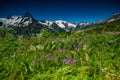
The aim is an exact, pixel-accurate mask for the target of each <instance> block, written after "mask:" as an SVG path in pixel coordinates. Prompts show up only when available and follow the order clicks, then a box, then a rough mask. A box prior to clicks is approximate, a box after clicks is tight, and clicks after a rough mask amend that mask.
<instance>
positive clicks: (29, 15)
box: [24, 12, 33, 18]
mask: <svg viewBox="0 0 120 80" xmlns="http://www.w3.org/2000/svg"><path fill="white" fill-rule="evenodd" d="M24 17H29V18H33V16H32V15H31V14H30V13H29V12H26V13H25V16H24Z"/></svg>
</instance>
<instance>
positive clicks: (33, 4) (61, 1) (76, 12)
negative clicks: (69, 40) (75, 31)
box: [0, 0, 120, 22]
mask: <svg viewBox="0 0 120 80" xmlns="http://www.w3.org/2000/svg"><path fill="white" fill-rule="evenodd" d="M119 4H120V1H119V0H1V1H0V17H7V16H8V15H22V16H24V14H25V13H26V12H29V13H31V14H32V15H33V16H34V17H35V19H38V20H51V21H54V20H58V19H60V20H65V21H69V22H81V21H87V22H94V21H98V20H104V19H107V18H108V17H110V16H112V15H113V14H114V13H116V12H120V6H119Z"/></svg>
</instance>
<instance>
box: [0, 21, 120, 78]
mask: <svg viewBox="0 0 120 80" xmlns="http://www.w3.org/2000/svg"><path fill="white" fill-rule="evenodd" d="M112 24H113V23H111V24H110V25H105V26H100V27H99V28H90V29H86V30H80V31H73V32H62V33H52V32H49V31H48V30H46V29H42V30H41V31H40V33H37V34H36V35H31V36H26V35H25V36H24V35H18V36H16V35H14V34H15V31H14V30H12V29H10V28H0V80H120V33H119V32H120V24H119V25H118V26H119V29H114V25H113V26H112V27H109V26H111V25H112ZM118 26H117V28H118ZM112 28H113V29H112ZM111 29H112V30H111Z"/></svg>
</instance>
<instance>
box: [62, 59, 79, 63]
mask: <svg viewBox="0 0 120 80" xmlns="http://www.w3.org/2000/svg"><path fill="white" fill-rule="evenodd" d="M62 62H63V63H65V64H73V63H75V62H78V60H74V59H72V58H66V59H63V60H62Z"/></svg>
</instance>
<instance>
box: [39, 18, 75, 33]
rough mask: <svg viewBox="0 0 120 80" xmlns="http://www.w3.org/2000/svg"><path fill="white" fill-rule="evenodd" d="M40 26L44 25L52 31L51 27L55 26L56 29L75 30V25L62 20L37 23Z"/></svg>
mask: <svg viewBox="0 0 120 80" xmlns="http://www.w3.org/2000/svg"><path fill="white" fill-rule="evenodd" d="M39 23H40V24H43V25H46V26H48V27H49V28H51V29H52V27H53V25H54V26H56V27H59V28H62V29H64V30H66V31H67V30H69V29H70V28H76V27H77V25H76V24H73V23H70V22H66V21H63V20H56V21H53V22H52V21H47V20H43V21H39Z"/></svg>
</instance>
